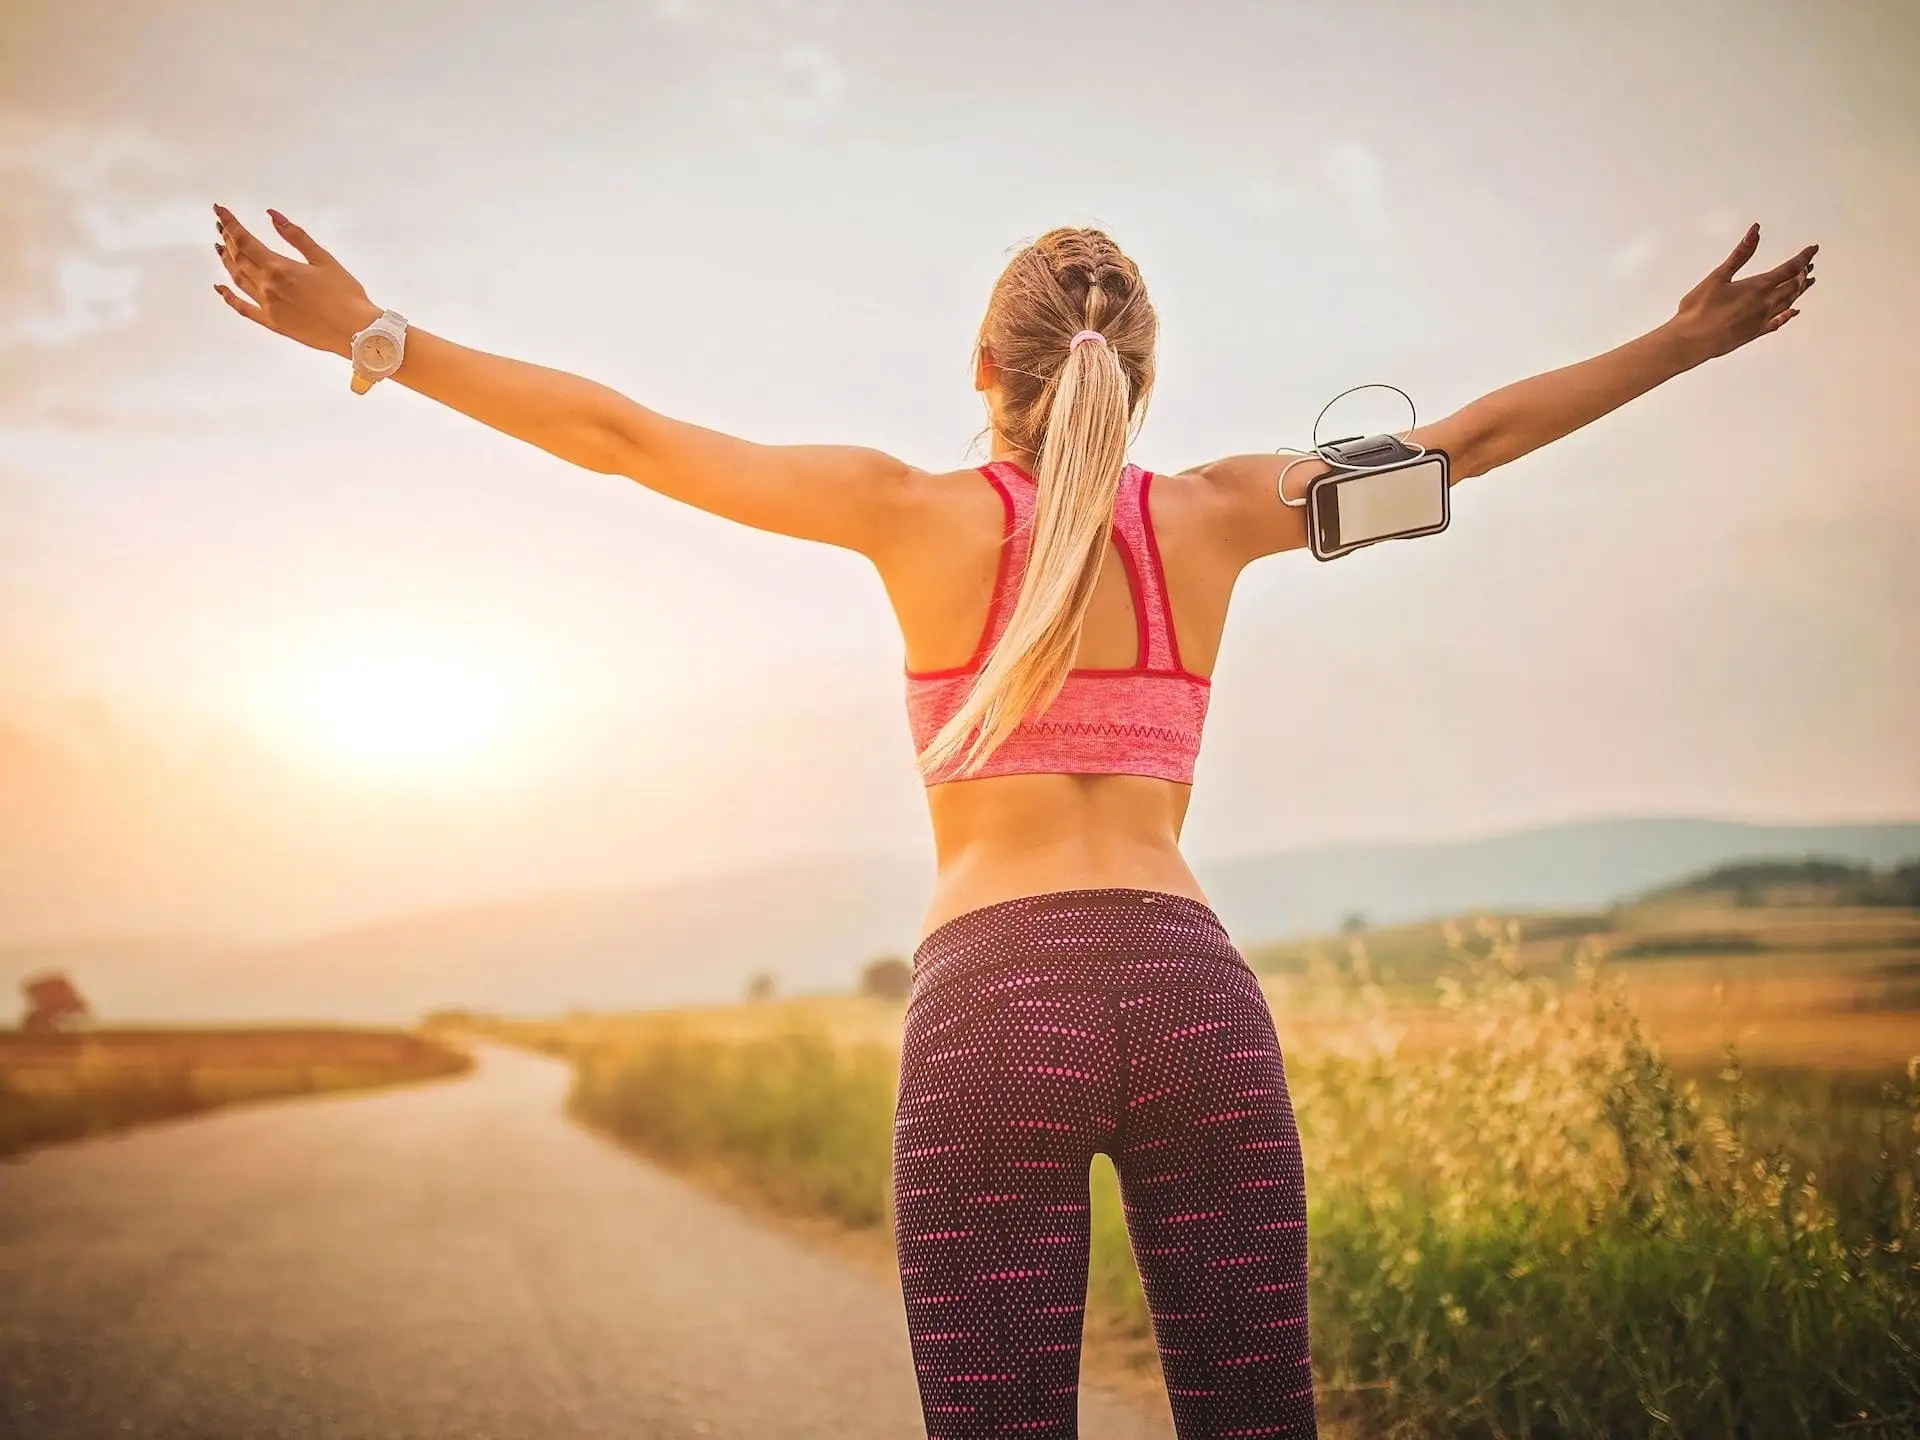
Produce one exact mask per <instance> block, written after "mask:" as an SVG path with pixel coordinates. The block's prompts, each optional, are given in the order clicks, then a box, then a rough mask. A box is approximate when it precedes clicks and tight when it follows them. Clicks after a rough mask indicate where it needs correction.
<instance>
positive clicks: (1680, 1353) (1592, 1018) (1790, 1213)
mask: <svg viewBox="0 0 1920 1440" xmlns="http://www.w3.org/2000/svg"><path fill="white" fill-rule="evenodd" d="M1449 938H1450V943H1451V945H1452V949H1453V952H1454V954H1453V964H1452V968H1451V970H1450V973H1449V974H1448V975H1447V977H1446V978H1445V979H1444V981H1443V982H1442V986H1441V995H1442V1005H1443V1008H1444V1010H1445V1012H1446V1019H1447V1022H1448V1023H1447V1025H1446V1027H1445V1031H1444V1033H1445V1034H1446V1035H1447V1036H1448V1037H1449V1038H1448V1039H1447V1040H1446V1042H1445V1043H1443V1044H1441V1045H1438V1046H1436V1045H1435V1044H1433V1043H1432V1040H1431V1037H1425V1038H1423V1040H1422V1042H1421V1043H1420V1044H1419V1045H1418V1046H1410V1045H1408V1044H1407V1043H1406V1042H1407V1040H1408V1036H1407V1034H1406V1032H1405V1031H1404V1029H1403V1028H1402V1027H1401V1025H1400V1024H1399V1022H1398V1020H1397V1018H1396V1015H1395V1012H1394V1011H1393V1009H1392V1007H1391V1006H1390V1005H1389V1004H1388V1003H1387V1001H1386V997H1385V993H1384V992H1383V991H1382V989H1381V988H1380V987H1379V986H1378V985H1377V984H1375V983H1374V981H1373V979H1372V977H1371V975H1370V971H1369V966H1368V963H1367V958H1366V955H1365V952H1364V950H1362V949H1360V948H1359V947H1357V946H1356V947H1355V948H1354V950H1353V952H1352V954H1351V957H1350V959H1349V960H1348V962H1347V963H1346V964H1345V965H1344V966H1343V967H1342V970H1341V973H1339V974H1337V975H1330V976H1322V977H1321V981H1322V984H1323V986H1324V996H1323V998H1324V997H1331V998H1330V999H1325V1003H1327V1004H1329V1005H1330V1006H1331V1008H1332V1009H1333V1010H1334V1011H1335V1012H1336V1014H1335V1017H1334V1018H1336V1019H1337V1021H1338V1023H1332V1024H1329V1025H1327V1026H1326V1034H1327V1035H1328V1036H1329V1037H1331V1038H1330V1039H1329V1040H1328V1041H1327V1042H1326V1043H1325V1044H1323V1045H1322V1046H1320V1047H1318V1048H1315V1047H1314V1046H1311V1045H1301V1046H1296V1047H1295V1051H1294V1053H1292V1054H1290V1055H1289V1061H1288V1064H1289V1080H1290V1084H1291V1088H1292V1091H1293V1098H1294V1104H1295V1109H1296V1113H1297V1114H1298V1116H1299V1120H1300V1125H1301V1131H1302V1140H1303V1145H1304V1147H1305V1152H1306V1156H1307V1166H1308V1194H1309V1202H1310V1205H1309V1233H1310V1237H1311V1241H1310V1255H1311V1265H1312V1276H1311V1279H1312V1306H1313V1326H1314V1352H1315V1362H1316V1368H1317V1370H1318V1372H1319V1375H1320V1378H1321V1383H1322V1386H1323V1389H1324V1392H1325V1393H1326V1395H1327V1396H1329V1397H1331V1398H1332V1399H1333V1400H1334V1401H1335V1403H1337V1404H1338V1405H1339V1406H1340V1408H1342V1409H1343V1410H1344V1411H1345V1412H1346V1413H1348V1414H1349V1415H1350V1416H1351V1418H1352V1419H1353V1421H1354V1422H1355V1424H1356V1425H1357V1426H1358V1428H1359V1429H1360V1430H1361V1431H1362V1433H1366V1434H1369V1435H1382V1436H1388V1437H1412V1436H1442V1435H1444V1436H1456V1435H1458V1436H1479V1437H1489V1440H1506V1437H1519V1436H1593V1437H1599V1436H1610V1437H1618V1436H1639V1435H1672V1436H1687V1437H1695V1436H1720V1435H1725V1436H1773V1435H1783V1436H1787V1435H1791V1436H1828V1435H1839V1434H1857V1435H1863V1436H1864V1435H1871V1436H1888V1437H1891V1436H1896V1435H1901V1436H1910V1435H1913V1434H1916V1433H1920V1353H1917V1352H1916V1348H1915V1346H1916V1341H1915V1337H1920V1269H1916V1261H1920V1210H1917V1206H1916V1182H1917V1181H1920V1076H1916V1074H1915V1073H1914V1072H1913V1071H1912V1070H1911V1069H1910V1071H1909V1075H1908V1078H1907V1082H1906V1084H1905V1085H1904V1086H1898V1087H1893V1088H1891V1089H1890V1091H1889V1093H1887V1094H1885V1095H1883V1096H1879V1097H1874V1098H1873V1103H1868V1104H1862V1103H1860V1102H1859V1100H1858V1098H1857V1097H1854V1098H1848V1099H1846V1100H1845V1103H1844V1104H1842V1103H1839V1102H1837V1101H1835V1099H1834V1097H1832V1096H1828V1097H1826V1099H1825V1101H1824V1102H1820V1101H1819V1097H1817V1096H1816V1097H1812V1098H1809V1097H1808V1096H1806V1095H1799V1096H1793V1095H1790V1094H1787V1093H1783V1094H1782V1096H1781V1098H1782V1102H1783V1105H1782V1106H1781V1107H1779V1108H1778V1109H1776V1107H1774V1106H1771V1105H1769V1104H1768V1103H1767V1101H1766V1098H1765V1097H1766V1095H1767V1093H1768V1092H1766V1091H1761V1090H1756V1088H1755V1086H1754V1084H1753V1083H1752V1081H1751V1080H1750V1079H1749V1077H1747V1076H1745V1075H1744V1074H1743V1072H1742V1070H1741V1068H1740V1063H1739V1060H1738V1057H1737V1056H1736V1055H1733V1054H1729V1056H1728V1058H1727V1061H1726V1063H1725V1065H1724V1066H1723V1068H1722V1070H1721V1072H1720V1073H1718V1074H1717V1075H1715V1076H1713V1077H1710V1083H1707V1084H1701V1083H1699V1082H1697V1081H1694V1080H1689V1079H1685V1078H1682V1077H1680V1076H1678V1075H1676V1074H1675V1073H1674V1071H1673V1070H1672V1068H1671V1067H1670V1066H1669V1065H1667V1064H1666V1062H1665V1061H1664V1060H1663V1059H1662V1058H1661V1056H1660V1053H1659V1051H1658V1049H1657V1048H1656V1047H1655V1046H1654V1045H1653V1044H1652V1043H1651V1042H1650V1041H1649V1039H1648V1038H1647V1036H1646V1035H1645V1034H1644V1033H1643V1031H1642V1029H1641V1026H1640V1024H1639V1022H1638V1020H1637V1019H1636V1018H1635V1016H1634V1014H1633V1012H1632V1010H1631V1009H1630V1008H1629V1006H1628V1005H1627V1003H1626V1000H1625V999H1624V998H1623V994H1622V992H1621V991H1619V989H1618V988H1617V987H1614V986H1612V985H1610V984H1607V983H1605V982H1603V980H1602V978H1601V977H1600V975H1599V973H1598V972H1597V971H1595V970H1593V969H1591V967H1587V968H1585V969H1584V970H1583V976H1582V980H1581V982H1580V984H1578V985H1577V986H1574V987H1571V988H1569V987H1567V986H1565V985H1562V984H1558V983H1555V982H1552V981H1549V980H1545V979H1541V978H1537V977H1535V978H1528V977H1527V976H1526V975H1524V974H1523V973H1522V972H1521V969H1520V967H1519V966H1518V964H1517V963H1516V960H1515V954H1516V943H1517V936H1516V934H1515V932H1513V931H1512V930H1510V929H1509V930H1504V931H1502V930H1495V931H1490V932H1488V933H1485V934H1482V935H1480V936H1478V937H1472V938H1470V937H1467V936H1464V935H1461V934H1459V933H1458V932H1455V933H1453V934H1452V935H1450V937H1449ZM1416 1052H1417V1053H1416ZM896 1065H897V1058H896V1055H895V1053H894V1052H892V1051H890V1050H887V1049H886V1048H884V1047H880V1046H875V1045H866V1044H861V1045H851V1046H848V1045H842V1044H838V1043H836V1042H835V1041H834V1040H832V1039H831V1038H830V1037H829V1036H827V1035H825V1034H822V1033H819V1032H816V1031H804V1030H803V1031H797V1032H794V1033H790V1034H774V1035H766V1036H758V1037H749V1038H744V1039H741V1038H733V1039H723V1038H716V1037H713V1036H709V1035H702V1034H700V1033H699V1032H698V1031H697V1030H694V1029H691V1028H688V1027H686V1026H675V1025H670V1024H662V1025H659V1026H656V1027H650V1028H648V1029H647V1030H645V1031H643V1032H630V1033H629V1034H628V1035H626V1036H625V1037H624V1038H623V1039H622V1040H620V1041H619V1042H617V1043H615V1044H611V1045H605V1046H601V1047H597V1048H595V1049H593V1050H591V1051H590V1052H588V1053H585V1054H582V1055H581V1056H580V1057H579V1069H578V1076H579V1078H578V1082H577V1086H576V1093H575V1103H576V1105H577V1106H578V1108H579V1109H580V1111H581V1112H582V1113H583V1114H584V1115H585V1116H587V1117H588V1118H590V1119H591V1120H593V1121H594V1122H596V1123H599V1124H602V1125H604V1126H606V1127H607V1128H609V1129H611V1130H614V1131H616V1132H617V1133H619V1134H621V1135H624V1136H627V1137H629V1138H631V1139H633V1140H635V1141H636V1142H637V1143H639V1144H641V1145H642V1146H644V1147H646V1148H648V1149H649V1150H652V1151H653V1152H654V1153H657V1154H660V1155H662V1156H664V1157H666V1158H668V1159H671V1160H675V1161H679V1162H682V1163H693V1164H716V1163H717V1164H721V1165H724V1166H725V1167H726V1169H727V1171H728V1173H729V1174H730V1175H732V1176H734V1177H736V1178H737V1179H739V1180H741V1181H744V1183H747V1184H749V1185H751V1186H753V1187H754V1188H755V1189H757V1190H758V1191H759V1192H760V1193H761V1194H763V1195H764V1196H766V1197H767V1198H768V1199H769V1200H771V1201H772V1202H774V1203H776V1204H779V1205H782V1206H786V1207H788V1208H791V1209H794V1210H796V1211H801V1212H805V1213H817V1214H827V1215H831V1216H834V1217H836V1218H838V1219H839V1220H841V1221H843V1222H844V1223H847V1224H850V1225H855V1226H880V1225H884V1224H885V1223H886V1220H887V1207H886V1195H885V1185H886V1178H887V1159H888V1140H889V1128H890V1124H889V1122H890V1116H891V1108H892V1098H893V1081H894V1071H895V1067H896ZM1820 1103H1824V1104H1825V1105H1826V1113H1827V1116H1828V1118H1829V1119H1830V1120H1836V1119H1837V1120H1841V1121H1844V1123H1841V1124H1830V1125H1828V1126H1826V1127H1825V1130H1824V1133H1822V1127H1820V1126H1819V1125H1818V1124H1817V1123H1816V1122H1817V1120H1818V1116H1819V1113H1820V1110H1819V1104H1820ZM1795 1106H1798V1107H1799V1108H1798V1109H1795V1108H1794V1107H1795ZM1809 1137H1813V1140H1814V1143H1811V1144H1802V1143H1798V1142H1803V1141H1807V1140H1808V1139H1809ZM1809 1156H1817V1157H1818V1159H1819V1164H1820V1165H1822V1166H1826V1165H1833V1166H1837V1167H1839V1168H1840V1169H1841V1170H1842V1171H1843V1172H1844V1175H1845V1184H1844V1186H1843V1187H1841V1189H1840V1190H1839V1191H1838V1192H1835V1191H1831V1190H1829V1189H1828V1188H1827V1187H1826V1185H1825V1182H1824V1180H1823V1177H1822V1175H1821V1173H1820V1169H1819V1168H1817V1167H1810V1166H1809V1164H1808V1158H1809ZM1836 1195H1837V1196H1838V1199H1839V1200H1840V1202H1842V1203H1836ZM1093 1227H1094V1235H1093V1241H1094V1244H1093V1259H1092V1265H1091V1271H1090V1276H1089V1287H1088V1288H1089V1320H1090V1322H1091V1324H1092V1325H1093V1326H1097V1327H1098V1328H1099V1329H1101V1330H1103V1331H1106V1332H1109V1333H1112V1332H1118V1333H1120V1334H1122V1335H1133V1336H1136V1337H1139V1336H1144V1335H1145V1334H1146V1333H1147V1328H1148V1321H1147V1317H1146V1309H1145V1305H1144V1303H1143V1301H1142V1299H1141V1296H1140V1290H1139V1285H1138V1281H1137V1279H1136V1278H1135V1275H1134V1272H1133V1266H1132V1263H1131V1258H1130V1254H1129V1250H1128V1245H1127V1239H1126V1232H1125V1227H1124V1222H1123V1220H1122V1214H1121V1210H1120V1206H1119V1204H1118V1195H1117V1187H1116V1185H1115V1184H1114V1181H1113V1178H1112V1172H1111V1169H1110V1167H1108V1166H1107V1165H1106V1164H1105V1162H1101V1163H1100V1165H1099V1166H1097V1167H1096V1172H1095V1176H1094V1216H1093Z"/></svg>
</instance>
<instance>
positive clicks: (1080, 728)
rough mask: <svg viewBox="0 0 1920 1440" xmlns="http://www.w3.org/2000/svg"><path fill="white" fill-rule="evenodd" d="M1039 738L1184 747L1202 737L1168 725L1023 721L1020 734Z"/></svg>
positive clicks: (1082, 721)
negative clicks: (1093, 738)
mask: <svg viewBox="0 0 1920 1440" xmlns="http://www.w3.org/2000/svg"><path fill="white" fill-rule="evenodd" d="M1020 731H1026V732H1029V733H1032V734H1038V735H1099V736H1109V737H1111V738H1113V739H1116V740H1170V741H1173V742H1174V743H1175V744H1185V743H1186V742H1188V741H1190V740H1192V739H1194V737H1195V736H1196V735H1197V734H1198V733H1199V732H1198V731H1194V730H1175V729H1173V728H1172V727H1171V726H1168V725H1140V724H1134V723H1130V722H1127V721H1115V720H1024V721H1022V722H1021V723H1020V726H1019V730H1017V731H1016V732H1015V733H1016V734H1017V733H1020Z"/></svg>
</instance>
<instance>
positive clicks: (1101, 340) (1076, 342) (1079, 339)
mask: <svg viewBox="0 0 1920 1440" xmlns="http://www.w3.org/2000/svg"><path fill="white" fill-rule="evenodd" d="M1089 340H1092V341H1094V342H1096V343H1097V344H1101V345H1104V344H1106V343H1107V337H1106V336H1104V335H1102V334H1101V333H1100V332H1099V331H1098V330H1082V331H1081V332H1080V333H1079V334H1078V335H1076V336H1074V337H1073V339H1071V340H1069V341H1068V342H1067V353H1068V354H1069V355H1071V354H1072V353H1073V352H1074V351H1076V350H1078V349H1079V348H1080V347H1081V346H1082V345H1084V344H1086V343H1087V342H1088V341H1089Z"/></svg>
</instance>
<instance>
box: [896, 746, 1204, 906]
mask: <svg viewBox="0 0 1920 1440" xmlns="http://www.w3.org/2000/svg"><path fill="white" fill-rule="evenodd" d="M1191 794H1192V787H1191V786H1189V785H1181V784H1177V783H1175V782H1173V781H1170V780H1154V779H1149V778H1147V777H1146V776H1142V775H1059V774H1037V775H1001V776H995V777H992V778H988V779H982V780H956V781H952V782H949V783H947V784H944V785H934V786H931V787H929V789H928V790H927V808H928V810H929V811H930V812H931V814H932V817H933V839H934V850H935V854H936V856H937V859H938V865H939V870H938V875H937V878H936V879H935V881H934V889H933V903H932V904H931V906H929V908H928V910H927V915H926V919H925V921H924V922H923V923H922V925H921V932H920V933H921V934H922V935H923V936H925V935H928V934H931V933H932V932H933V931H934V930H935V929H937V928H938V927H939V926H941V925H944V924H945V923H946V922H947V921H949V920H952V919H955V918H956V917H958V916H961V915H964V914H966V913H967V912H968V911H969V910H978V909H979V908H980V907H982V906H983V905H996V904H998V903H1000V902H1001V901H1003V900H1017V899H1019V898H1021V897H1022V896H1026V895H1043V894H1047V893H1050V892H1052V891H1056V890H1094V889H1106V888H1124V889H1136V890H1158V891H1162V892H1164V893H1166V894H1171V895H1185V896H1187V897H1189V898H1191V899H1194V900H1198V901H1200V902H1201V903H1202V904H1205V903H1207V897H1206V895H1205V894H1204V893H1203V892H1202V891H1201V889H1200V882H1199V881H1198V880H1196V879H1195V878H1194V874H1193V871H1192V870H1191V869H1190V868H1188V865H1187V862H1186V858H1185V857H1184V856H1182V855H1181V853H1180V828H1181V826H1182V825H1183V824H1184V823H1185V820H1186V815H1187V801H1188V798H1189V796H1190V795H1191Z"/></svg>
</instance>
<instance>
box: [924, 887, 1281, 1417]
mask: <svg viewBox="0 0 1920 1440" xmlns="http://www.w3.org/2000/svg"><path fill="white" fill-rule="evenodd" d="M1101 1152H1104V1153H1105V1154H1108V1155H1110V1156H1112V1157H1113V1161H1114V1166H1115V1168H1116V1169H1117V1170H1118V1172H1119V1175H1120V1184H1121V1191H1122V1195H1123V1197H1124V1202H1125V1205H1126V1215H1127V1227H1128V1230H1129V1232H1130V1234H1131V1236H1132V1240H1133V1253H1134V1258H1135V1260H1136V1262H1137V1263H1138V1265H1139V1267H1140V1275H1141V1280H1142V1282H1143V1285H1144V1287H1145V1290H1146V1296H1147V1305H1148V1308H1149V1309H1150V1310H1151V1311H1152V1313H1153V1328H1154V1336H1155V1339H1156V1341H1157V1343H1158V1345H1159V1349H1160V1361H1161V1366H1162V1368H1163V1369H1164V1371H1165V1374H1166V1380H1167V1393H1168V1396H1169V1398H1170V1400H1171V1402H1172V1407H1173V1417H1174V1424H1175V1427H1176V1429H1177V1430H1178V1432H1179V1435H1180V1437H1181V1440H1215V1437H1229V1436H1232V1437H1240V1436H1311V1435H1313V1434H1315V1425H1314V1407H1313V1377H1312V1373H1311V1370H1310V1368H1309V1365H1308V1346H1307V1334H1308V1331H1307V1288H1306V1281H1307V1249H1306V1245H1307V1232H1306V1185H1305V1176H1304V1172H1303V1167H1302V1164H1301V1158H1300V1139H1299V1131H1298V1129H1297V1128H1296V1126H1295V1124H1294V1116H1293V1107H1292V1104H1291V1102H1290V1101H1289V1099H1288V1097H1287V1080H1286V1070H1285V1066H1284V1064H1283V1062H1282V1059H1281V1054H1280V1045H1279V1041H1278V1039H1277V1038H1276V1036H1275V1034H1274V1028H1273V1017H1272V1015H1271V1014H1270V1013H1269V1011H1268V1009H1267V1004H1266V998H1265V996H1264V995H1262V994H1261V991H1260V987H1259V984H1258V982H1257V981H1256V979H1255V978H1254V974H1253V972H1252V970H1251V969H1250V968H1249V967H1248V965H1247V963H1246V961H1245V960H1244V959H1243V958H1242V957H1241V955H1240V953H1239V951H1238V950H1237V949H1235V948H1234V946H1233V943H1232V942H1231V940H1229V938H1228V936H1227V933H1226V930H1225V929H1224V928H1223V927H1222V926H1221V924H1220V921H1219V919H1218V918H1217V917H1216V916H1215V915H1214V913H1213V911H1212V910H1211V909H1209V908H1208V907H1207V906H1205V905H1203V904H1201V903H1200V902H1198V901H1196V900H1190V899H1187V898H1186V897H1184V896H1179V895H1169V894H1162V893H1160V892H1157V891H1148V890H1126V889H1099V890H1067V891H1058V892H1055V893H1052V894H1046V895H1032V896H1026V897H1024V898H1021V899H1018V900H1009V901H1005V902H1003V903H1001V904H998V905H989V906H986V907H985V908H983V909H979V910H974V911H970V912H969V913H967V914H965V915H962V916H960V917H959V918H958V919H956V920H952V921H949V922H948V923H947V924H945V925H943V926H941V927H940V928H939V929H937V930H935V931H934V932H933V933H932V934H931V935H929V936H928V937H927V938H926V939H925V940H924V941H923V942H922V943H921V945H920V948H919V950H918V951H917V952H916V954H915V956H914V976H913V991H912V996H911V999H910V1001H909V1003H908V1007H907V1022H906V1035H905V1040H904V1043H903V1045H902V1051H901V1060H900V1100H899V1108H898V1110H897V1112H896V1116H895V1120H894V1148H893V1182H894V1225H895V1243H896V1245H897V1247H898V1250H899V1255H900V1279H901V1288H902V1291H903V1292H904V1295H905V1298H906V1306H907V1325H908V1330H909V1332H910V1334H911V1336H912V1341H913V1357H914V1366H915V1369H916V1370H917V1372H918V1374H919V1380H920V1398H921V1406H922V1409H923V1411H924V1412H925V1415H926V1421H927V1433H928V1435H929V1436H930V1437H932V1440H976V1437H985V1436H997V1435H1007V1434H1021V1435H1044V1436H1065V1437H1071V1436H1074V1435H1075V1434H1077V1429H1078V1414H1077V1397H1078V1390H1079V1374H1080V1335H1081V1328H1082V1321H1083V1319H1084V1314H1085V1305H1086V1293H1087V1249H1088V1192H1087V1169H1088V1166H1089V1165H1090V1164H1091V1163H1092V1159H1093V1156H1094V1155H1095V1154H1096V1153H1101Z"/></svg>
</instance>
